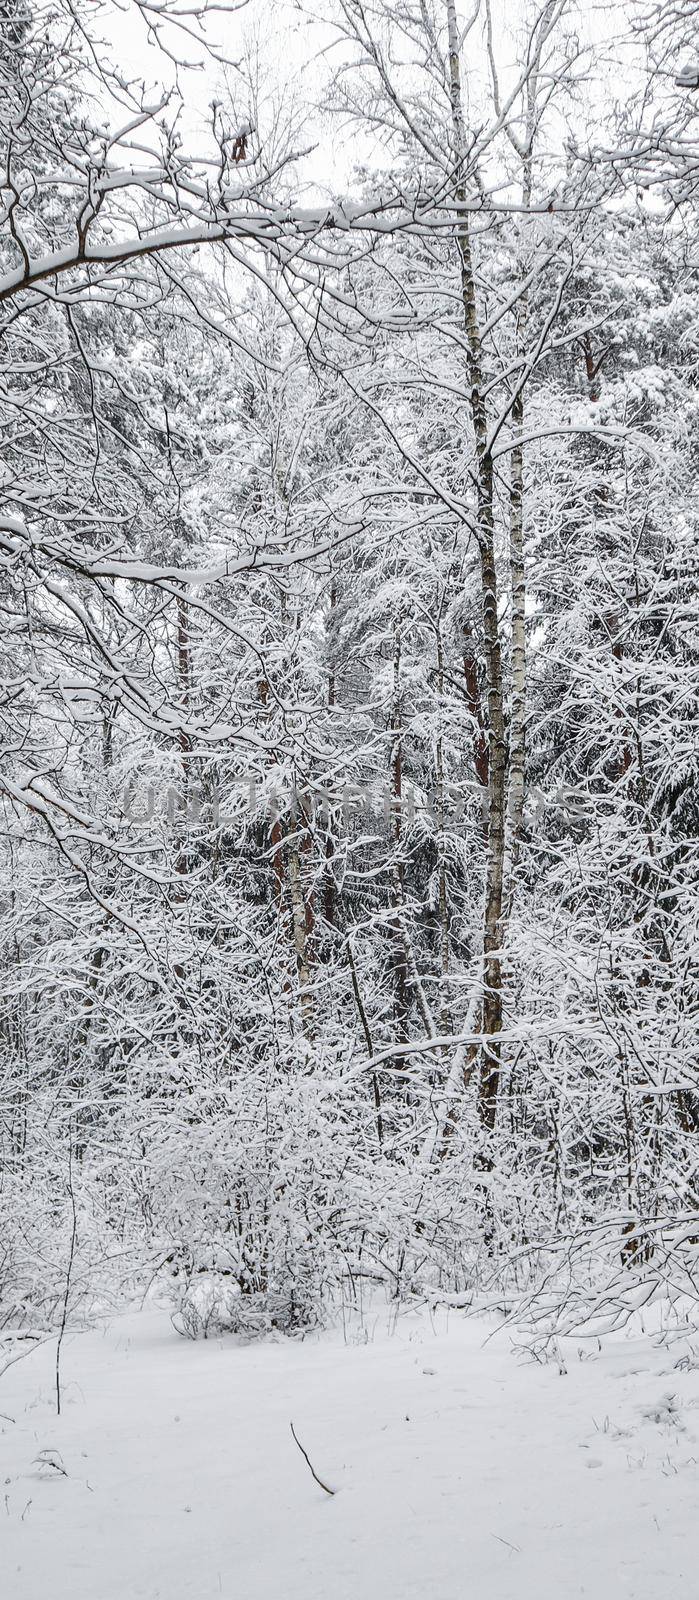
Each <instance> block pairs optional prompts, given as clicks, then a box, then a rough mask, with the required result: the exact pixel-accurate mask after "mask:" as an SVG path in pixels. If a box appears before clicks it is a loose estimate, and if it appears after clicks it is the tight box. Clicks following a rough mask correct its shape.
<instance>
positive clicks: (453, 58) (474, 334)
mask: <svg viewBox="0 0 699 1600" xmlns="http://www.w3.org/2000/svg"><path fill="white" fill-rule="evenodd" d="M447 20H448V28H449V79H450V90H451V107H452V128H453V134H454V146H455V158H456V163H457V181H456V185H455V198H456V200H457V201H458V202H460V203H461V204H463V203H464V202H465V201H466V184H465V175H464V168H465V162H466V150H467V141H466V130H465V125H464V116H463V103H462V92H461V66H460V60H459V34H458V25H457V19H456V7H455V4H454V0H448V3H447ZM462 216H463V220H462V222H461V223H460V225H459V229H458V234H457V242H458V248H459V256H460V263H461V300H462V306H463V315H464V326H465V330H466V345H467V354H466V360H467V371H468V382H469V401H470V409H471V421H472V426H473V432H474V439H475V448H476V489H477V538H478V550H479V557H480V569H481V609H482V626H483V647H484V655H485V678H486V704H487V730H488V821H487V852H486V877H485V907H484V918H483V1008H482V1019H481V1020H482V1032H483V1034H484V1036H485V1038H484V1045H483V1053H482V1062H481V1076H480V1085H479V1097H478V1108H479V1115H480V1120H481V1124H482V1126H483V1127H484V1128H485V1129H486V1130H488V1131H491V1130H492V1129H493V1128H494V1126H495V1118H496V1114H497V1098H498V1085H499V1077H500V1049H499V1041H498V1034H499V1033H500V1031H501V1028H502V1010H503V996H502V967H501V961H500V947H501V942H502V926H501V919H502V913H503V887H504V868H505V811H506V798H507V747H506V741H505V715H504V695H503V675H502V650H501V642H500V625H499V617H498V582H497V569H496V562H495V523H494V475H493V459H492V455H491V452H490V449H489V446H488V418H487V407H486V400H485V381H484V373H483V363H482V350H481V338H480V327H479V316H478V304H477V294H476V279H475V272H474V265H473V257H472V249H471V236H470V231H469V223H468V215H467V213H465V212H464V213H462Z"/></svg>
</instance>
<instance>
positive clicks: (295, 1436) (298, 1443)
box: [289, 1422, 336, 1494]
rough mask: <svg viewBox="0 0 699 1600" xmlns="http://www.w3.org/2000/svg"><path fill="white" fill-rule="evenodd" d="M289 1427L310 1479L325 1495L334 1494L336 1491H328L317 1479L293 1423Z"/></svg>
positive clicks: (325, 1484) (320, 1480)
mask: <svg viewBox="0 0 699 1600" xmlns="http://www.w3.org/2000/svg"><path fill="white" fill-rule="evenodd" d="M289 1427H290V1428H291V1436H292V1438H293V1441H294V1444H297V1445H298V1447H299V1450H300V1451H301V1454H302V1456H303V1459H304V1461H305V1462H306V1465H307V1467H308V1470H309V1472H310V1474H311V1477H312V1478H315V1481H316V1483H317V1484H318V1485H319V1486H320V1488H321V1489H324V1490H325V1493H326V1494H335V1492H336V1491H335V1490H334V1489H329V1488H328V1485H327V1483H323V1479H322V1478H319V1477H318V1474H317V1472H316V1470H315V1467H314V1466H313V1462H312V1461H311V1459H310V1457H309V1456H308V1455H307V1453H306V1451H305V1450H304V1448H303V1445H302V1443H301V1440H300V1439H299V1437H298V1434H297V1433H296V1430H295V1428H294V1424H293V1422H290V1423H289Z"/></svg>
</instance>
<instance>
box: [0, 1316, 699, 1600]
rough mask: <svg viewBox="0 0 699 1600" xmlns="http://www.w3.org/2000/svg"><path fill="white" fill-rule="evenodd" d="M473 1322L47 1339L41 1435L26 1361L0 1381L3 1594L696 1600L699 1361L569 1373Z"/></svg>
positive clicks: (610, 1354)
mask: <svg viewBox="0 0 699 1600" xmlns="http://www.w3.org/2000/svg"><path fill="white" fill-rule="evenodd" d="M492 1326H493V1324H492V1323H486V1322H483V1321H465V1320H463V1319H462V1318H460V1317H459V1316H457V1315H456V1314H454V1315H452V1316H451V1318H450V1319H449V1321H448V1323H447V1322H446V1320H445V1319H444V1318H442V1319H441V1320H440V1321H439V1322H438V1323H435V1324H433V1323H431V1321H430V1318H429V1317H427V1316H426V1315H422V1316H413V1315H410V1316H409V1315H402V1316H401V1317H400V1318H399V1320H398V1322H397V1326H393V1324H392V1322H391V1321H390V1319H389V1318H388V1316H387V1313H386V1311H385V1310H383V1311H382V1312H380V1313H377V1314H376V1316H375V1317H370V1318H366V1319H365V1320H364V1325H363V1328H362V1327H355V1328H354V1329H353V1330H352V1331H351V1332H350V1333H347V1332H346V1333H345V1335H344V1336H343V1334H342V1332H339V1333H337V1334H334V1335H330V1336H323V1337H321V1338H313V1339H307V1340H305V1341H303V1342H299V1341H292V1340H286V1339H284V1340H279V1341H277V1342H268V1343H265V1344H261V1345H260V1344H258V1345H248V1346H241V1345H238V1344H236V1343H235V1342H232V1341H225V1340H214V1341H211V1342H207V1343H198V1344H191V1343H188V1342H186V1341H185V1340H182V1339H180V1338H178V1337H177V1335H176V1334H175V1333H173V1332H172V1330H171V1328H170V1326H169V1323H168V1320H167V1317H166V1316H164V1315H163V1314H162V1313H153V1312H150V1311H149V1312H147V1313H142V1314H141V1315H134V1316H130V1317H125V1318H122V1319H120V1320H118V1321H116V1322H115V1323H113V1324H112V1326H111V1328H109V1329H108V1330H107V1331H106V1332H90V1333H87V1334H82V1335H79V1336H75V1337H73V1338H71V1339H70V1340H69V1341H67V1342H66V1345H65V1346H64V1359H63V1366H64V1411H63V1414H62V1415H61V1417H60V1418H57V1417H56V1415H55V1410H54V1408H53V1394H52V1363H53V1353H54V1347H53V1345H50V1346H45V1347H43V1348H42V1349H39V1350H36V1351H35V1352H34V1353H33V1354H32V1355H31V1356H30V1357H29V1358H28V1359H27V1360H24V1361H22V1362H20V1363H18V1364H16V1365H15V1366H14V1367H12V1368H11V1369H10V1370H9V1371H8V1372H6V1373H5V1376H4V1377H3V1378H2V1380H0V1411H2V1412H4V1413H5V1414H6V1415H5V1417H4V1418H2V1419H0V1428H1V1430H2V1432H1V1434H0V1480H2V1481H1V1484H0V1494H1V1495H2V1497H3V1502H2V1503H1V1504H0V1553H1V1560H0V1572H1V1577H0V1590H1V1593H2V1597H3V1600H219V1597H221V1596H223V1597H224V1600H412V1597H415V1600H417V1597H420V1600H570V1597H573V1596H578V1595H587V1596H594V1600H620V1597H622V1600H623V1597H625V1596H629V1597H632V1596H633V1597H634V1600H651V1597H652V1600H674V1596H676V1595H678V1594H680V1593H682V1594H683V1595H685V1596H686V1597H687V1600H692V1597H693V1596H695V1595H697V1594H699V1570H698V1569H699V1515H698V1511H699V1504H698V1501H699V1348H698V1350H697V1356H696V1360H697V1367H696V1369H693V1367H692V1362H691V1356H690V1358H689V1360H687V1350H688V1347H687V1345H686V1344H685V1345H674V1346H673V1347H671V1348H669V1349H668V1348H658V1346H657V1345H656V1344H655V1343H654V1341H653V1340H652V1339H651V1338H650V1337H649V1336H647V1335H646V1336H643V1335H641V1334H639V1333H638V1332H636V1333H635V1335H634V1336H633V1337H631V1336H629V1335H627V1336H622V1337H617V1338H616V1339H615V1340H613V1341H610V1342H608V1343H606V1344H605V1346H604V1348H603V1350H602V1352H601V1353H600V1352H599V1351H598V1348H597V1344H596V1342H595V1343H593V1344H592V1345H591V1346H590V1345H589V1344H588V1345H585V1346H583V1345H582V1343H581V1342H580V1341H570V1342H569V1343H568V1344H567V1345H566V1347H565V1351H564V1354H565V1365H566V1367H567V1371H565V1372H563V1373H562V1372H561V1371H560V1370H559V1365H558V1364H557V1363H556V1362H555V1361H551V1362H549V1363H544V1364H538V1363H537V1362H536V1361H532V1360H531V1358H527V1357H525V1356H524V1355H523V1354H522V1353H521V1352H519V1353H517V1352H516V1351H515V1350H513V1345H512V1338H511V1336H510V1335H509V1334H501V1335H498V1336H497V1337H496V1338H493V1339H491V1340H490V1341H489V1342H488V1343H486V1344H484V1343H483V1341H484V1338H485V1336H486V1334H487V1333H488V1332H489V1331H490V1328H491V1327H492ZM364 1337H366V1342H358V1341H359V1340H361V1339H363V1338H364ZM352 1341H354V1342H352ZM579 1350H582V1351H583V1359H581V1358H580V1356H579V1354H578V1351H579ZM683 1356H684V1358H685V1359H684V1360H682V1357H683ZM678 1361H679V1362H680V1365H679V1366H678V1365H677V1363H678ZM669 1397H674V1398H669ZM9 1418H13V1419H14V1420H12V1421H10V1420H8V1419H9ZM291 1420H293V1422H294V1426H295V1428H296V1431H297V1433H298V1436H299V1438H300V1440H301V1443H302V1444H303V1445H304V1446H305V1448H306V1450H307V1451H308V1453H309V1455H310V1457H311V1459H312V1461H313V1464H314V1466H315V1467H316V1470H317V1471H318V1473H319V1474H320V1476H321V1477H323V1478H325V1480H326V1481H327V1482H328V1483H329V1484H330V1485H331V1486H332V1487H333V1488H334V1489H335V1490H336V1494H335V1495H334V1497H333V1498H330V1497H329V1496H328V1495H326V1494H324V1493H323V1491H322V1490H321V1489H320V1488H318V1486H317V1485H316V1484H315V1483H314V1481H313V1479H312V1477H311V1476H310V1473H309V1471H308V1468H307V1466H306V1464H305V1462H304V1460H303V1457H302V1456H301V1454H300V1453H299V1451H298V1449H297V1447H296V1445H295V1444H294V1441H293V1439H292V1437H291V1434H290V1431H289V1423H290V1421H291ZM49 1460H53V1461H54V1462H55V1463H56V1464H57V1465H56V1466H52V1465H42V1462H44V1463H47V1462H48V1461H49ZM59 1466H62V1467H63V1468H64V1471H65V1475H64V1474H63V1472H61V1471H60V1470H57V1467H59Z"/></svg>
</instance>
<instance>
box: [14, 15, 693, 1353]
mask: <svg viewBox="0 0 699 1600" xmlns="http://www.w3.org/2000/svg"><path fill="white" fill-rule="evenodd" d="M207 9H208V8H207V6H206V5H205V4H203V3H202V5H201V6H197V4H196V3H195V4H194V5H193V6H191V7H188V8H186V9H185V8H183V7H181V8H178V7H177V5H176V3H175V0H172V3H166V4H165V5H162V4H158V5H152V4H149V3H148V0H129V4H128V5H126V4H124V6H123V7H122V8H121V9H120V10H119V11H115V12H114V14H112V13H111V12H110V10H109V9H108V7H107V6H101V5H95V4H94V3H93V0H48V3H46V4H44V3H41V0H36V4H34V3H32V0H2V5H1V6H0V27H1V34H0V39H1V53H0V87H1V93H0V139H1V140H2V203H3V233H2V262H1V263H0V265H1V267H2V276H1V277H0V324H1V331H2V376H1V378H0V383H1V391H0V418H1V423H2V437H3V448H2V460H1V467H0V470H1V472H2V488H3V495H2V508H1V509H0V557H1V573H0V616H1V619H2V633H1V640H0V651H1V660H2V762H1V766H0V792H1V794H2V819H3V827H2V838H1V842H0V940H1V944H2V983H1V986H0V1029H1V1038H2V1077H1V1081H0V1325H2V1326H5V1327H12V1328H16V1327H17V1326H18V1324H22V1323H24V1324H28V1325H30V1326H31V1327H32V1328H37V1327H40V1328H47V1329H48V1328H50V1327H60V1326H61V1325H62V1324H65V1322H66V1321H71V1320H74V1319H78V1318H80V1317H81V1316H84V1315H85V1314H86V1313H87V1312H88V1311H89V1309H90V1307H92V1306H93V1305H94V1304H95V1303H96V1302H101V1303H104V1302H105V1300H108V1301H111V1302H112V1303H113V1302H114V1301H122V1302H123V1301H124V1300H127V1299H128V1298H130V1297H132V1296H134V1295H139V1294H142V1293H143V1292H144V1291H145V1290H146V1289H147V1288H148V1286H149V1285H151V1284H153V1283H154V1282H155V1283H160V1284H167V1285H169V1288H170V1292H171V1295H172V1304H173V1316H174V1320H175V1323H176V1326H178V1327H179V1328H181V1329H182V1330H183V1331H185V1332H187V1333H190V1334H193V1335H196V1334H198V1333H202V1332H207V1331H209V1330H210V1329H212V1328H221V1327H225V1328H233V1329H237V1330H242V1331H246V1332H251V1331H253V1332H254V1331H257V1330H261V1331H264V1330H265V1329H268V1328H270V1327H272V1326H276V1327H282V1328H285V1329H294V1328H303V1327H307V1326H309V1325H312V1324H314V1323H318V1322H320V1321H322V1320H323V1319H324V1317H326V1316H327V1314H328V1312H329V1309H330V1308H331V1307H332V1304H333V1301H337V1300H338V1298H339V1297H343V1299H344V1300H345V1301H346V1297H347V1295H350V1296H351V1295H352V1294H353V1293H355V1292H356V1291H357V1289H358V1286H361V1287H362V1289H364V1288H365V1287H366V1286H371V1285H372V1284H373V1283H377V1282H378V1283H380V1284H383V1285H387V1286H388V1287H389V1288H390V1291H391V1293H393V1294H395V1295H396V1296H397V1297H413V1298H414V1297H418V1298H420V1297H428V1298H429V1297H432V1298H436V1299H439V1298H442V1299H444V1300H446V1301H448V1302H449V1301H456V1303H460V1304H469V1303H471V1302H472V1301H477V1302H478V1303H481V1304H482V1303H484V1302H486V1303H488V1302H489V1303H502V1302H503V1300H504V1302H505V1303H506V1304H508V1305H510V1304H513V1305H514V1304H519V1305H521V1304H522V1303H525V1304H527V1305H528V1307H529V1309H530V1314H531V1315H532V1316H534V1317H539V1316H545V1317H549V1318H550V1317H551V1316H554V1317H555V1318H556V1319H557V1320H558V1323H559V1325H560V1326H562V1327H564V1328H565V1327H566V1326H573V1325H575V1324H579V1323H580V1321H581V1320H583V1319H585V1318H586V1317H589V1316H590V1315H591V1314H592V1313H593V1312H595V1311H600V1310H602V1311H603V1312H604V1315H605V1316H607V1317H608V1318H610V1319H611V1320H614V1319H618V1318H620V1317H623V1316H624V1314H625V1311H626V1309H627V1308H628V1307H630V1306H632V1305H635V1304H638V1303H639V1301H643V1300H645V1299H647V1298H648V1297H649V1296H651V1295H653V1294H655V1293H663V1294H665V1293H667V1292H668V1291H669V1292H671V1293H672V1294H681V1295H683V1296H686V1295H688V1294H689V1295H694V1294H695V1290H696V1284H695V1278H694V1276H693V1274H694V1267H695V1263H696V1253H697V1242H698V1241H699V1198H698V1195H697V1181H698V1180H697V1150H698V1138H697V1135H698V1132H699V1087H698V1081H697V999H698V979H697V964H696V956H697V880H698V877H699V871H698V860H697V841H698V838H699V811H698V808H697V792H696V765H697V761H696V709H697V698H698V690H699V678H698V667H699V652H698V645H699V639H698V631H697V630H698V623H697V497H696V476H697V466H698V464H699V456H698V451H699V445H698V440H699V260H697V249H696V233H697V194H696V186H697V171H698V170H699V167H698V162H699V120H698V113H699V95H697V94H696V93H695V91H694V89H693V88H692V86H691V79H692V61H691V59H690V62H689V66H687V50H688V49H689V50H690V57H691V46H692V41H693V40H694V41H696V30H697V25H698V24H699V5H698V4H696V0H677V3H676V4H674V5H673V6H672V7H667V6H664V5H658V6H654V5H647V4H642V3H640V0H639V3H638V4H636V0H628V3H623V4H619V5H617V6H616V7H615V6H613V5H612V6H611V7H609V8H608V9H607V12H606V13H605V29H606V30H607V31H606V32H605V33H604V35H602V34H601V33H600V28H601V23H600V20H599V15H598V12H597V9H596V8H595V7H594V6H592V5H589V6H588V5H586V4H583V6H582V7H579V6H577V7H576V6H573V5H572V4H571V5H569V4H567V3H566V0H546V3H543V4H542V3H541V0H533V3H530V0H522V5H521V7H520V8H519V9H517V8H514V10H513V7H512V6H511V5H509V4H507V5H506V4H505V3H504V0H503V3H500V0H490V3H489V0H481V3H480V4H476V6H475V8H474V9H473V10H470V11H469V12H468V14H467V13H466V11H465V10H462V9H461V8H460V7H459V6H455V4H454V3H453V0H419V3H418V0H414V3H413V0H401V3H398V0H395V3H393V0H364V3H361V0H318V4H317V6H316V8H315V12H313V10H312V8H311V7H310V6H308V7H306V6H304V5H301V6H295V7H287V6H285V5H284V4H282V3H279V4H276V5H275V4H271V3H270V4H268V6H267V7H265V8H264V9H263V8H257V9H256V8H255V5H254V4H251V5H250V6H245V5H243V6H237V7H236V6H235V5H231V6H230V7H229V9H228V11H226V10H217V11H213V10H212V12H211V15H210V16H208V17H207V15H206V12H207ZM146 46H154V47H155V48H154V49H147V48H146ZM289 52H290V59H291V67H289V66H288V63H287V64H286V66H285V63H284V61H283V60H282V59H281V58H282V57H284V56H286V55H287V53H289ZM139 59H142V60H145V61H146V62H147V66H148V71H149V73H150V74H151V77H152V76H153V75H156V76H159V78H160V80H161V81H162V84H163V86H164V87H163V90H162V93H161V92H160V91H157V92H156V91H154V90H153V88H152V86H151V87H146V88H144V87H143V86H142V85H140V84H139V83H138V82H137V81H136V79H135V70H136V69H135V68H134V66H133V62H134V60H139ZM199 61H200V62H201V63H202V67H201V69H200V70H199V72H198V73H197V71H195V63H196V62H199ZM182 63H186V64H185V65H182ZM283 69H284V70H283ZM304 69H305V70H304ZM140 70H143V67H142V66H141V68H140ZM285 73H286V76H285ZM678 76H679V78H680V81H679V82H678V81H676V80H677V79H678ZM202 84H203V88H202ZM207 99H208V100H210V101H212V104H211V105H210V107H209V109H208V111H203V110H202V107H203V106H204V107H205V106H206V102H207ZM207 119H208V120H207ZM355 160H356V163H357V165H352V163H353V162H354V161H355Z"/></svg>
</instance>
